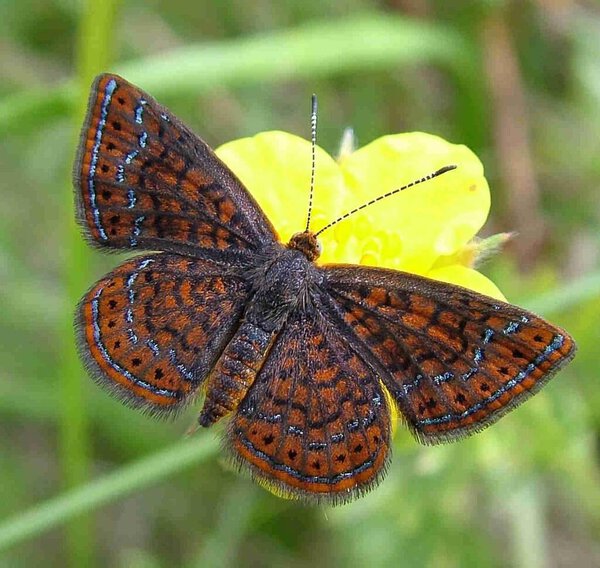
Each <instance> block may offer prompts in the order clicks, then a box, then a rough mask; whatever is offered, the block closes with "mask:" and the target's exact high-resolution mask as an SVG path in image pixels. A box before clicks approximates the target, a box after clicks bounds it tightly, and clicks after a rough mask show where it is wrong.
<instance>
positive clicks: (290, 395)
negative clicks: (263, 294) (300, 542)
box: [228, 310, 390, 503]
mask: <svg viewBox="0 0 600 568" xmlns="http://www.w3.org/2000/svg"><path fill="white" fill-rule="evenodd" d="M389 444H390V415H389V408H388V406H387V401H386V398H385V396H384V394H383V392H382V389H381V385H380V383H379V380H378V378H377V377H376V376H375V374H374V373H373V371H372V370H371V369H370V368H369V367H368V366H367V365H366V364H365V362H364V361H363V360H362V359H361V358H360V357H359V356H358V355H357V354H356V352H354V350H353V349H352V347H351V346H350V345H348V343H347V342H346V341H344V339H343V338H342V337H340V336H339V334H338V333H337V332H336V330H335V329H334V328H332V327H331V326H330V325H329V324H328V323H327V322H326V321H325V320H324V319H323V318H322V317H321V316H320V315H319V314H318V313H305V312H302V311H301V310H298V311H297V313H295V314H293V315H292V316H291V318H290V319H289V320H288V322H287V323H286V325H285V327H284V329H283V330H282V331H281V332H280V334H279V336H278V338H277V340H276V342H275V344H274V346H273V348H272V349H271V352H270V353H269V356H268V358H267V360H266V362H265V363H264V365H263V367H262V369H261V371H260V373H259V374H258V376H257V378H256V381H255V382H254V384H253V385H252V387H251V388H250V390H249V391H248V394H247V395H246V397H245V398H244V400H243V401H242V402H241V404H240V406H239V407H238V409H237V412H236V413H235V414H234V416H233V418H232V420H231V423H230V425H229V431H228V445H229V447H230V448H231V450H232V452H233V455H234V459H235V461H236V462H237V463H238V464H239V465H240V466H241V467H248V466H250V468H251V470H252V472H253V474H254V475H255V476H256V477H257V478H258V479H259V480H260V481H262V482H263V483H265V484H266V485H268V486H270V487H271V488H272V489H275V490H276V491H277V492H278V493H281V494H283V495H287V496H295V497H302V498H306V499H309V500H313V501H315V500H316V501H328V502H334V503H336V502H344V501H347V500H348V499H349V498H351V496H352V495H353V494H356V493H357V492H361V491H366V490H368V489H369V488H371V487H373V486H374V485H375V484H376V483H377V481H379V480H380V478H381V477H382V476H383V474H384V471H385V467H386V464H387V461H388V458H389Z"/></svg>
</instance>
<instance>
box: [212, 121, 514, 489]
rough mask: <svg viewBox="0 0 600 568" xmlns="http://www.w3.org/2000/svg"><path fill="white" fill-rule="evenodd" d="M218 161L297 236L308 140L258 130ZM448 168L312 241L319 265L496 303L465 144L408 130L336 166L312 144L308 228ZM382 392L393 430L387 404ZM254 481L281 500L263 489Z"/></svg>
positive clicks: (481, 205)
mask: <svg viewBox="0 0 600 568" xmlns="http://www.w3.org/2000/svg"><path fill="white" fill-rule="evenodd" d="M217 155H218V156H219V157H220V158H221V159H222V160H223V161H224V162H225V163H226V164H227V165H228V166H229V167H230V168H231V169H232V170H233V171H234V172H235V173H236V175H237V176H238V177H239V178H240V179H241V181H242V182H243V183H244V185H245V186H246V187H247V188H248V189H249V190H250V192H251V193H252V195H253V196H254V197H255V199H256V200H257V201H258V203H259V205H260V206H261V207H262V208H263V210H264V211H265V213H266V214H267V216H268V217H269V219H270V220H271V223H273V225H274V227H275V229H276V231H277V232H278V234H279V237H280V238H281V240H282V241H283V242H288V241H289V239H290V238H291V236H292V235H293V234H294V233H297V232H300V231H303V230H304V229H305V226H306V215H307V211H308V199H309V187H310V175H311V146H310V142H308V141H307V140H304V139H302V138H299V137H297V136H294V135H292V134H288V133H286V132H278V131H274V132H262V133H260V134H257V135H256V136H253V137H251V138H243V139H241V140H235V141H233V142H229V143H228V144H225V145H223V146H221V147H220V148H218V149H217ZM448 165H456V166H457V168H456V169H455V170H452V171H450V172H448V173H445V174H443V175H441V176H439V177H437V178H435V179H433V180H430V181H427V182H424V183H422V184H419V185H418V186H415V187H411V188H408V189H406V190H404V191H402V192H400V193H398V194H396V195H394V196H391V197H389V198H386V199H382V200H381V201H379V202H377V203H375V204H373V205H371V206H369V207H367V208H365V209H363V210H361V211H359V212H357V213H356V214H354V215H352V216H350V217H349V218H347V219H345V220H344V221H341V222H340V223H338V224H336V225H334V226H333V227H332V228H331V230H327V231H325V232H324V233H323V234H322V235H319V240H320V242H321V246H322V249H323V252H322V254H321V256H320V258H319V260H318V262H319V263H338V262H339V263H354V264H366V265H371V266H382V267H387V268H394V269H396V270H403V271H405V272H412V273H416V274H421V275H423V276H427V277H429V278H435V279H437V280H442V281H444V282H450V283H453V284H458V285H460V286H464V287H466V288H470V289H472V290H476V291H478V292H480V293H482V294H486V295H488V296H493V297H495V298H498V299H501V300H504V296H503V295H502V293H501V292H500V290H498V288H497V287H496V285H495V284H494V283H493V282H492V281H491V280H489V279H488V278H486V277H485V276H484V275H483V274H481V273H479V272H477V271H476V270H475V269H474V268H473V265H474V264H475V263H476V260H477V257H478V256H479V255H480V253H481V254H482V255H485V254H486V251H487V252H488V253H489V251H490V250H491V249H492V248H493V246H497V247H498V246H500V244H498V243H501V242H502V239H503V238H507V237H505V236H502V235H499V236H497V237H494V238H492V239H488V240H486V241H483V242H482V244H480V243H478V241H477V240H475V239H474V238H475V235H476V233H477V231H479V229H480V228H481V227H482V226H483V224H484V223H485V221H486V219H487V216H488V213H489V209H490V191H489V187H488V184H487V181H486V180H485V177H484V176H483V166H482V164H481V162H480V161H479V159H478V158H477V156H475V154H474V153H473V152H471V150H469V149H468V148H467V147H466V146H461V145H457V144H450V143H449V142H446V141H445V140H443V139H442V138H439V137H437V136H433V135H431V134H425V133H422V132H411V133H407V134H394V135H390V136H384V137H383V138H379V139H378V140H375V141H374V142H372V143H371V144H368V145H367V146H365V147H364V148H361V149H359V150H357V151H350V152H343V154H342V155H341V156H340V157H339V158H338V160H337V161H336V160H335V159H334V158H332V157H331V156H330V155H329V154H327V152H325V151H324V150H323V149H321V148H319V147H317V148H316V170H315V187H314V198H313V213H312V219H311V225H310V229H311V230H312V231H313V232H317V231H318V230H319V229H321V228H323V227H325V226H326V225H327V224H328V223H330V222H331V221H333V220H335V219H337V218H338V217H339V216H341V215H343V214H344V213H346V212H348V211H350V210H352V209H354V208H355V207H357V206H360V205H362V204H363V203H366V202H367V201H370V200H371V199H374V198H376V197H378V196H380V195H383V194H385V193H387V192H389V191H391V190H393V189H396V188H398V187H401V186H404V185H406V184H408V183H410V182H412V181H415V180H417V179H420V178H422V177H424V176H426V175H428V174H430V173H433V172H435V171H436V170H438V169H440V168H442V167H443V166H448ZM491 241H493V242H491ZM496 241H497V243H496ZM486 243H487V244H486ZM494 243H496V244H494ZM384 392H385V394H386V396H387V397H388V403H389V407H390V409H391V411H392V433H395V429H396V421H397V413H396V409H395V404H394V403H393V401H392V400H391V398H390V395H389V393H388V391H387V390H386V389H385V388H384ZM262 484H263V485H264V487H265V488H266V489H268V490H269V491H271V492H272V493H274V494H276V495H279V496H280V497H284V498H289V497H290V495H288V494H287V493H286V492H285V491H282V490H281V488H279V487H277V486H273V485H272V484H270V483H269V482H266V481H265V482H262Z"/></svg>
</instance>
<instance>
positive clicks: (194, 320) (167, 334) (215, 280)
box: [77, 253, 248, 414]
mask: <svg viewBox="0 0 600 568" xmlns="http://www.w3.org/2000/svg"><path fill="white" fill-rule="evenodd" d="M247 297H248V290H247V287H246V284H245V283H244V281H243V280H241V279H239V278H237V277H235V276H233V275H231V274H230V273H228V272H226V271H225V270H224V269H223V268H222V267H221V266H220V265H218V264H216V263H214V262H211V261H207V260H198V259H191V258H185V257H181V256H177V255H171V254H166V253H163V254H156V255H152V256H147V257H145V258H141V257H140V258H136V259H134V260H131V261H129V262H126V263H125V264H123V265H121V266H120V267H118V268H117V269H115V270H114V271H113V272H111V273H110V274H108V275H107V276H105V277H104V278H102V279H101V280H100V281H99V282H98V283H97V284H95V285H94V287H93V288H92V289H91V290H90V291H89V292H88V293H87V294H86V295H85V296H84V297H83V299H82V301H81V303H80V304H79V307H78V310H77V329H78V334H79V347H80V351H81V354H82V358H83V360H84V362H85V363H86V366H87V367H88V369H89V371H90V373H91V375H92V376H93V377H94V378H95V380H96V381H97V382H98V383H99V384H100V385H102V386H103V387H107V388H108V389H109V390H110V391H111V392H112V393H114V394H115V395H116V396H117V397H119V398H120V399H122V400H123V401H124V402H125V403H127V404H129V405H131V406H134V407H137V408H141V409H142V410H146V411H148V412H150V413H153V414H169V413H176V411H177V410H179V409H180V408H182V406H183V405H184V404H185V403H186V402H188V401H189V400H190V398H191V397H190V395H192V394H193V393H194V392H195V391H196V390H197V389H198V386H199V385H200V384H201V383H202V381H203V380H204V378H205V377H206V375H207V373H208V371H209V370H210V369H211V367H212V366H213V365H214V362H215V361H216V359H217V358H218V356H219V354H220V353H221V351H222V350H223V348H224V347H225V345H226V344H227V342H228V341H229V339H230V338H231V336H232V335H233V333H234V332H235V329H236V328H237V325H238V322H239V319H240V317H241V314H242V312H243V308H244V305H245V303H246V301H247Z"/></svg>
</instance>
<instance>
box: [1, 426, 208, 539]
mask: <svg viewBox="0 0 600 568" xmlns="http://www.w3.org/2000/svg"><path fill="white" fill-rule="evenodd" d="M218 449H219V443H218V439H217V437H216V436H214V434H212V435H211V434H207V435H205V436H204V437H200V436H193V437H192V438H190V439H186V440H184V441H183V442H180V443H179V444H177V445H176V446H175V447H170V448H167V449H166V450H162V451H159V452H157V453H155V454H152V455H151V456H149V457H147V458H143V459H141V460H139V461H138V462H136V463H134V464H131V465H129V466H125V467H122V468H120V469H118V470H117V471H116V472H114V473H112V474H110V475H107V476H105V477H103V478H101V479H98V480H95V481H92V482H90V483H88V484H87V485H84V486H83V487H78V488H75V489H71V490H70V491H67V492H66V493H63V494H62V495H59V496H58V497H55V498H54V499H50V500H49V501H46V502H44V503H41V504H40V505H37V506H35V507H33V508H32V509H30V510H29V511H25V512H24V513H20V514H18V515H16V516H15V517H13V518H11V519H8V520H6V521H4V522H3V523H2V524H0V550H5V549H7V548H9V547H11V546H14V545H16V544H18V543H19V542H23V541H24V540H27V539H29V538H32V537H34V536H36V535H38V534H40V533H42V532H44V531H46V530H48V529H51V528H54V527H56V526H58V525H60V524H62V523H66V522H67V521H70V520H73V519H75V518H76V517H78V516H79V515H82V514H83V513H86V512H88V511H93V510H95V509H97V508H98V507H101V506H102V505H105V504H107V503H111V502H114V501H116V500H117V499H119V498H121V497H123V496H125V495H129V494H131V493H133V492H135V491H139V490H141V489H143V488H144V487H147V486H149V485H152V484H154V483H157V482H159V481H160V480H162V479H164V478H166V477H168V476H170V475H173V474H175V473H177V472H180V471H182V470H184V469H185V468H187V467H190V466H192V465H195V464H198V463H201V462H203V461H206V460H208V459H210V458H212V457H213V456H214V455H216V453H217V451H218ZM78 522H79V520H78Z"/></svg>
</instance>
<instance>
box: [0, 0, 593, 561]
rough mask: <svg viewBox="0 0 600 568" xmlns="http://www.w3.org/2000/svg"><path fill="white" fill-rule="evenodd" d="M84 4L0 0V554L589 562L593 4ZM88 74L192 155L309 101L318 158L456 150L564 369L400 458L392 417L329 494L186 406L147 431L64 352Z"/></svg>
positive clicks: (360, 0) (438, 0) (287, 117)
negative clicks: (110, 76)
mask: <svg viewBox="0 0 600 568" xmlns="http://www.w3.org/2000/svg"><path fill="white" fill-rule="evenodd" d="M102 4H103V3H101V2H99V3H95V2H80V1H76V0H52V1H41V0H3V1H2V2H0V78H1V81H0V172H1V173H0V199H1V203H2V205H1V207H0V428H1V436H0V455H1V456H2V458H1V466H0V517H1V518H2V519H5V521H4V522H3V521H0V543H3V544H4V545H5V546H6V547H7V548H6V550H5V551H4V552H0V564H1V565H6V566H15V567H21V566H38V565H45V566H63V565H65V563H67V562H69V563H71V564H72V565H78V564H79V565H92V564H96V565H98V566H123V567H125V566H127V567H130V566H132V567H144V568H145V567H158V566H173V565H177V566H186V567H187V566H189V567H193V566H234V565H253V566H269V565H276V564H278V565H286V566H298V567H300V566H313V565H317V566H320V565H327V566H363V565H368V566H390V565H398V564H402V565H407V566H436V567H437V566H441V567H445V566H447V567H454V566H467V567H468V566H508V565H510V566H525V567H545V566H553V567H554V566H557V567H558V566H574V565H578V566H593V565H596V566H597V565H600V544H599V540H600V539H599V535H600V471H599V463H598V435H599V430H600V388H599V387H598V380H597V375H598V362H597V356H598V355H597V353H598V344H599V339H600V335H599V333H598V325H597V322H598V321H599V320H600V285H599V280H600V277H599V271H600V232H599V231H598V227H599V226H600V198H599V193H598V187H599V186H600V160H599V159H598V156H599V155H600V136H598V132H599V131H600V114H599V113H598V112H597V109H598V107H599V106H600V42H598V37H600V9H599V7H598V4H597V3H596V2H593V1H591V0H590V1H587V2H586V1H580V2H578V1H574V0H563V1H561V2H552V1H549V0H529V1H525V2H517V1H514V2H510V1H509V0H505V1H503V0H495V1H490V0H471V1H469V2H456V3H451V2H445V1H444V0H344V1H341V2H338V1H334V0H325V1H324V0H304V1H293V0H281V1H278V2H273V1H271V2H269V1H267V0H256V1H253V2H246V1H243V0H224V1H222V2H209V1H207V0H199V1H192V0H169V1H168V2H165V1H162V0H152V1H151V2H142V1H141V0H132V1H122V2H120V3H116V4H115V6H114V8H115V10H114V12H113V13H110V12H109V10H108V9H106V7H104V9H103V8H102ZM86 58H87V59H86ZM111 58H112V60H113V62H114V65H109V68H108V69H94V66H100V65H107V64H108V63H106V62H108V61H110V59H111ZM100 70H115V71H119V72H121V73H123V74H124V75H125V76H126V77H127V78H128V79H130V80H131V81H133V82H136V83H138V84H140V86H142V87H144V88H146V89H147V90H149V91H150V92H151V93H152V94H154V95H155V96H156V97H157V98H159V99H160V100H161V102H164V103H165V104H166V105H168V106H169V107H170V108H171V109H172V110H173V112H174V113H175V114H177V115H178V116H180V117H182V118H183V119H184V120H185V121H186V122H187V123H188V124H190V126H192V127H193V128H194V129H195V131H196V132H198V133H200V134H201V135H202V137H203V138H205V139H206V140H207V142H209V144H211V145H213V146H216V145H218V144H220V143H223V142H225V141H227V140H231V139H234V138H238V137H241V136H247V135H251V134H254V133H256V132H258V131H261V130H270V129H281V130H287V131H290V132H293V133H297V134H301V135H307V131H308V106H309V100H310V94H311V93H312V92H317V93H318V94H319V97H320V109H321V111H320V130H319V142H320V144H321V145H322V146H323V147H324V148H325V149H327V150H328V151H330V152H332V153H334V152H335V150H336V148H337V144H338V142H339V138H340V136H341V133H342V131H343V129H344V127H346V126H347V125H348V124H350V125H352V127H353V128H354V130H355V132H356V134H357V136H358V139H359V142H360V143H361V144H364V143H366V142H369V141H371V140H372V139H374V138H376V137H379V136H381V135H383V134H388V133H394V132H401V131H411V130H422V131H428V132H432V133H435V134H439V135H441V136H443V137H445V138H447V139H449V140H451V141H453V142H462V143H466V144H468V145H469V146H470V147H471V148H472V149H473V150H474V151H475V152H476V153H477V154H478V155H479V156H480V157H481V158H482V160H483V162H484V163H485V165H486V168H487V172H488V180H489V182H490V186H491V188H492V199H493V205H492V215H491V218H490V220H489V221H488V224H487V226H486V229H485V233H486V234H491V233H494V232H498V231H511V230H517V231H518V232H519V236H517V238H515V239H514V240H513V242H512V244H510V245H509V246H508V248H507V250H506V251H505V252H504V253H503V254H502V255H500V256H499V257H497V258H496V259H494V260H492V261H491V262H490V263H489V264H488V265H487V266H486V267H485V269H484V271H485V272H486V273H487V274H488V275H489V276H490V277H491V278H492V279H493V280H494V281H495V282H496V283H497V284H498V285H499V286H500V288H501V289H502V290H503V292H504V293H505V295H506V296H507V297H508V298H510V299H511V300H513V301H515V302H517V303H521V304H522V305H524V306H525V307H532V308H536V307H538V306H539V309H540V310H541V311H542V315H544V316H547V317H549V318H551V319H552V320H553V321H555V322H556V323H558V324H560V325H562V326H564V327H565V328H566V329H568V330H569V331H570V332H571V333H572V334H573V336H574V337H575V338H576V340H577V341H578V343H579V353H578V356H577V358H576V359H575V360H574V362H573V363H572V365H571V366H570V367H569V368H568V369H567V370H565V371H564V372H562V373H561V374H560V376H559V377H557V378H556V379H555V380H554V381H553V382H552V383H551V384H550V385H549V386H548V387H547V388H545V389H544V391H543V392H542V393H540V394H539V395H537V396H536V397H535V398H534V399H532V400H531V401H529V402H528V403H526V404H525V405H524V406H523V407H521V408H519V409H518V410H516V411H515V412H513V413H511V414H510V415H509V416H507V417H506V418H504V419H503V420H502V421H501V422H500V423H498V424H497V425H495V426H494V427H493V428H490V429H489V430H486V431H485V432H484V433H482V434H479V435H477V436H475V437H473V438H470V439H468V440H464V441H461V442H459V443H455V444H451V445H444V446H440V447H421V446H419V445H418V444H417V443H416V442H414V441H413V440H412V439H411V438H410V436H409V435H408V434H407V432H406V431H404V430H402V428H399V431H398V434H397V436H396V440H395V448H394V459H393V463H392V466H391V469H390V472H389V474H388V476H387V478H386V480H385V481H384V482H383V483H382V485H381V486H380V487H379V488H378V489H377V490H376V491H374V492H372V493H370V494H369V495H367V496H366V497H364V498H363V499H360V500H358V501H357V502H355V503H352V504H350V505H347V506H344V507H339V508H335V509H328V508H310V507H305V506H301V505H298V504H297V503H294V502H290V501H285V500H281V499H278V498H276V497H274V496H272V495H270V494H269V493H267V492H265V491H264V490H262V489H260V488H259V487H257V486H255V485H254V484H252V483H251V482H250V481H248V480H247V479H245V478H243V477H240V476H238V475H237V474H234V473H231V472H230V471H229V470H228V469H227V468H224V467H223V465H222V464H221V463H220V461H219V457H218V456H219V453H218V451H217V449H216V445H215V444H214V440H215V435H216V434H215V433H214V432H202V433H199V434H198V435H197V436H196V437H195V438H194V439H193V440H196V441H197V444H198V445H197V449H196V450H194V449H190V448H193V447H194V443H193V441H189V440H186V441H185V442H183V443H182V442H180V438H181V436H182V434H183V432H185V430H186V429H187V426H188V424H190V423H191V421H192V420H193V412H191V413H190V414H189V415H188V416H186V417H182V418H180V419H179V420H178V421H177V422H176V423H167V424H165V423H156V422H154V421H152V420H151V419H148V418H145V417H143V416H139V415H137V414H136V413H135V412H133V411H131V410H127V409H126V408H124V407H122V406H121V405H120V404H119V403H118V402H116V401H114V400H112V399H110V398H109V397H108V396H106V395H105V394H104V393H102V392H99V390H98V389H96V387H95V386H93V384H92V383H91V381H89V379H88V378H87V377H86V376H85V373H84V372H83V370H82V369H81V368H79V367H73V363H72V361H73V360H72V351H71V350H72V342H73V337H72V334H71V330H70V327H69V326H70V324H69V321H70V318H71V313H72V311H73V308H74V303H75V301H76V298H77V297H78V296H79V295H80V294H81V293H83V291H84V290H85V288H86V287H87V286H89V285H91V284H92V283H93V282H94V280H95V279H96V277H99V276H100V275H101V274H103V273H104V272H105V271H107V270H108V269H110V268H111V267H112V266H114V265H115V263H116V262H117V259H115V258H114V257H110V256H103V255H100V254H98V253H96V252H93V251H91V250H87V249H84V248H83V246H82V244H81V240H80V239H79V236H78V234H77V233H76V231H75V230H74V229H72V226H73V225H72V214H73V211H72V207H71V189H70V187H69V184H68V181H67V180H68V177H69V171H70V168H71V163H72V158H73V155H74V149H75V132H76V126H75V125H76V124H79V123H80V120H81V112H82V105H83V104H84V103H85V100H86V97H87V93H86V92H85V91H86V89H87V87H84V86H83V85H84V84H85V85H87V84H88V83H89V77H88V75H89V74H90V73H93V72H97V71H100ZM69 227H70V228H69ZM70 346H71V347H70ZM68 369H75V370H73V371H72V372H71V373H70V374H69V376H68V377H65V373H68ZM69 385H71V386H69ZM73 385H76V386H73ZM69 388H72V389H74V390H73V391H69V390H68V389H69ZM71 392H72V396H71V394H70V393H71ZM73 429H74V430H75V435H74V436H73V432H72V431H73ZM217 430H218V428H217ZM73 445H76V446H77V447H74V446H73ZM171 452H172V453H171ZM190 452H192V453H190ZM194 452H196V453H194ZM138 460H141V461H138ZM75 462H76V463H75ZM77 464H78V465H77ZM132 464H133V465H132ZM169 464H170V466H169ZM85 476H89V478H90V479H91V480H93V481H92V482H91V484H90V485H83V486H82V487H81V488H80V489H75V490H74V492H70V493H63V491H64V490H65V489H64V488H65V487H66V486H73V485H74V484H76V483H78V481H77V480H79V482H80V481H82V478H83V477H85ZM105 476H106V477H105ZM96 480H99V481H96ZM40 503H41V504H42V505H41V506H40ZM101 505H105V506H103V507H101ZM30 509H31V511H30ZM28 511H29V512H28ZM86 511H87V513H85V512H86ZM76 513H77V514H79V516H78V517H72V515H75V514H76ZM67 519H69V520H70V524H69V526H70V528H69V530H68V532H67V533H65V524H64V523H65V521H66V520H67ZM83 519H86V520H85V522H84V521H83ZM78 527H79V528H78ZM19 531H20V532H19ZM68 535H70V536H68ZM65 537H67V538H66V540H65ZM11 544H12V545H14V546H12V547H11V546H10V545H11ZM82 549H83V550H82ZM2 555H4V556H2Z"/></svg>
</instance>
